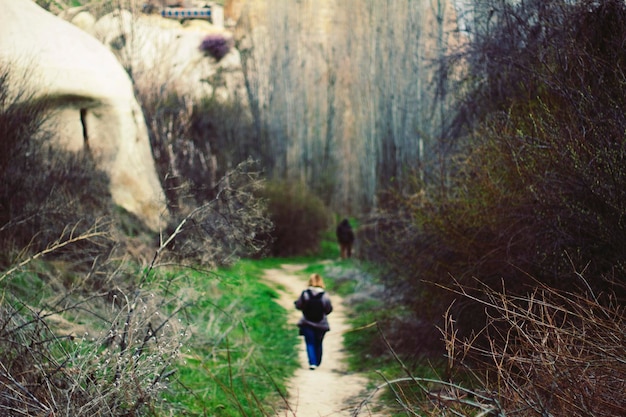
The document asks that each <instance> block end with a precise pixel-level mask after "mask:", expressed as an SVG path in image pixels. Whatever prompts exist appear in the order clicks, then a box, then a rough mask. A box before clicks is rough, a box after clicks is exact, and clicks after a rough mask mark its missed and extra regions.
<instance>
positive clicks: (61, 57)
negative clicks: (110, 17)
mask: <svg viewBox="0 0 626 417" xmlns="http://www.w3.org/2000/svg"><path fill="white" fill-rule="evenodd" d="M0 59H2V60H3V61H6V62H10V63H11V66H12V68H14V69H16V70H17V71H20V72H19V73H28V74H29V77H28V80H27V83H26V85H27V87H29V88H33V89H34V91H36V92H37V96H38V97H40V98H44V99H47V100H48V99H49V100H51V102H53V103H55V106H56V111H55V112H54V113H53V117H52V118H51V121H50V127H52V129H53V132H54V133H55V139H56V141H57V142H58V143H59V144H61V145H62V146H64V147H65V148H66V149H69V150H79V149H83V148H85V147H88V148H89V149H90V151H91V152H92V154H93V155H94V156H95V157H96V159H97V161H98V164H99V166H100V168H102V169H103V170H104V171H105V172H107V173H108V175H109V177H110V184H111V185H110V191H111V194H112V197H113V200H114V201H115V203H116V204H118V205H119V206H121V207H123V208H125V209H126V210H128V211H129V212H131V213H133V214H135V215H137V216H138V217H139V218H141V219H142V220H143V221H144V222H145V223H146V225H148V226H149V227H150V228H151V229H153V230H158V228H159V226H160V221H161V219H162V217H163V215H165V214H166V206H165V198H164V195H163V190H162V188H161V185H160V182H159V180H158V177H157V174H156V169H155V165H154V159H153V157H152V152H151V148H150V142H149V138H148V133H147V128H146V125H145V122H144V120H143V115H142V111H141V107H140V106H139V104H138V102H137V100H136V99H135V96H134V92H133V86H132V83H131V81H130V78H129V77H128V75H127V73H126V72H125V71H124V69H123V68H122V67H121V65H120V64H119V62H118V61H117V59H116V57H115V56H114V55H113V54H112V53H111V52H110V51H109V50H108V49H107V48H106V47H104V46H103V45H102V44H101V43H100V42H98V41H97V40H96V39H94V38H93V37H91V36H90V35H88V34H86V33H85V32H83V31H82V30H80V29H79V28H77V27H75V26H73V25H72V24H70V23H68V22H65V21H64V20H62V19H60V18H58V17H56V16H54V15H52V14H50V13H48V12H46V11H45V10H44V9H42V8H40V7H39V6H37V5H36V4H35V3H34V2H32V1H31V0H0Z"/></svg>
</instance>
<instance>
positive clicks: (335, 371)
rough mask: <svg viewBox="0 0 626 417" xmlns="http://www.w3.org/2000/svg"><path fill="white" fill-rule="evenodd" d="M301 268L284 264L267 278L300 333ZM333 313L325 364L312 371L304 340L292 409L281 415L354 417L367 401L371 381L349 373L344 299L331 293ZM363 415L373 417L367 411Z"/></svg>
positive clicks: (290, 395)
mask: <svg viewBox="0 0 626 417" xmlns="http://www.w3.org/2000/svg"><path fill="white" fill-rule="evenodd" d="M304 267H305V266H304V265H301V266H298V265H283V266H282V268H281V269H270V270H267V271H266V273H265V278H266V279H267V280H268V281H269V282H270V283H273V284H275V285H276V289H277V291H278V292H279V294H280V299H279V300H278V302H279V304H280V305H282V306H283V307H284V308H286V309H287V311H291V314H290V316H289V323H290V324H293V329H294V332H295V331H297V328H296V323H297V322H298V319H299V318H300V314H301V313H300V312H299V311H298V310H296V309H295V307H294V304H293V303H294V301H295V300H296V298H298V296H299V295H300V293H301V292H302V290H303V289H305V288H306V283H307V280H306V278H301V277H299V276H297V275H295V272H297V271H298V270H301V269H303V268H304ZM329 295H330V298H331V301H332V303H333V312H332V313H331V314H330V315H329V316H328V321H329V323H330V331H329V332H328V333H326V336H325V337H324V344H323V347H324V351H323V352H324V353H323V356H322V364H321V366H320V367H319V368H317V369H316V370H314V371H311V370H309V368H308V364H307V363H308V362H307V358H306V351H305V345H304V339H301V345H300V347H299V361H300V365H301V367H300V368H299V369H298V370H296V373H295V375H294V376H293V378H292V380H291V381H290V382H289V386H288V390H289V391H288V402H289V407H288V408H287V409H286V410H284V411H283V412H282V414H281V415H284V416H289V417H320V416H351V415H353V412H354V410H355V408H356V407H357V406H358V405H359V403H360V401H361V399H362V398H363V396H364V394H365V392H364V390H365V388H366V384H367V380H366V379H365V378H364V377H363V376H360V375H358V374H353V373H348V372H347V364H346V353H345V350H344V347H343V333H344V332H345V331H346V330H348V329H349V326H348V324H347V320H346V316H345V312H344V307H343V300H342V299H341V297H339V296H337V295H334V294H329ZM362 414H363V415H368V416H369V415H371V414H369V413H368V412H367V411H364V412H363V413H362Z"/></svg>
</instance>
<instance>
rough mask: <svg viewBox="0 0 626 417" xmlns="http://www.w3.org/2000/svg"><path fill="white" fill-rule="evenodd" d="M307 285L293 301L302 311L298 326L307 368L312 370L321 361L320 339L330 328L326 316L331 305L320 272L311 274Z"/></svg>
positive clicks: (330, 310) (331, 307) (331, 308)
mask: <svg viewBox="0 0 626 417" xmlns="http://www.w3.org/2000/svg"><path fill="white" fill-rule="evenodd" d="M308 285H309V287H308V288H307V289H306V290H304V291H302V294H300V297H299V298H298V299H297V300H296V301H295V305H296V308H297V309H298V310H301V311H302V318H300V321H298V327H299V328H300V334H301V335H303V336H304V343H305V344H306V353H307V356H308V358H309V369H311V370H313V369H315V368H317V367H318V366H320V364H321V363H322V341H323V340H324V335H325V334H326V332H327V331H329V330H330V326H329V325H328V319H327V318H326V316H327V315H328V314H330V313H331V312H332V311H333V306H332V304H331V302H330V298H329V297H328V294H326V292H325V291H324V288H325V286H324V280H323V279H322V277H321V276H320V274H312V275H311V277H310V278H309V284H308Z"/></svg>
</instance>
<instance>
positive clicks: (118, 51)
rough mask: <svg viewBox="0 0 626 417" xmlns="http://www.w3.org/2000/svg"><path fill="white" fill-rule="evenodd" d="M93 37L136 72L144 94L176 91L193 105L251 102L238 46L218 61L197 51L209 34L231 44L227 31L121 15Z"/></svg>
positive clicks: (101, 23) (101, 24)
mask: <svg viewBox="0 0 626 417" xmlns="http://www.w3.org/2000/svg"><path fill="white" fill-rule="evenodd" d="M92 33H93V34H94V36H95V37H96V38H97V39H98V40H100V41H101V42H102V43H103V44H104V45H106V46H108V47H109V48H110V49H111V51H112V52H113V53H114V54H115V55H116V56H117V57H118V60H119V61H120V62H121V63H122V65H123V66H124V67H126V68H129V69H132V74H133V79H134V81H135V84H136V86H137V88H139V89H140V90H144V89H148V90H152V91H170V92H176V93H178V94H181V95H184V96H186V97H189V98H192V99H195V100H199V99H202V98H206V97H211V96H214V97H216V98H217V99H218V100H222V101H228V100H232V99H233V98H234V97H235V96H236V97H238V98H239V99H242V100H246V98H247V95H246V90H245V80H244V76H243V71H242V68H241V57H240V55H239V52H238V51H237V50H236V49H235V48H234V46H233V48H231V51H230V52H229V53H228V54H227V55H226V56H225V57H224V58H222V59H221V60H220V61H219V62H216V61H215V60H214V59H213V58H210V57H207V56H205V55H204V54H203V53H202V51H200V49H199V47H200V44H201V43H202V40H203V39H204V37H205V36H207V35H209V34H216V33H217V34H221V35H222V36H224V37H225V38H226V39H231V38H232V35H231V34H230V33H229V32H228V31H226V30H225V29H224V28H223V27H220V26H217V25H212V24H210V23H209V22H206V21H196V20H190V21H186V22H185V24H184V25H181V24H180V23H179V22H177V21H175V20H171V19H164V18H162V17H160V16H157V15H142V14H134V15H133V14H132V13H130V12H128V11H125V10H123V11H121V12H120V11H116V12H113V13H110V14H108V15H105V16H103V17H101V18H100V19H99V20H98V21H97V22H96V24H95V25H94V26H93V28H92ZM122 39H123V42H120V40H122Z"/></svg>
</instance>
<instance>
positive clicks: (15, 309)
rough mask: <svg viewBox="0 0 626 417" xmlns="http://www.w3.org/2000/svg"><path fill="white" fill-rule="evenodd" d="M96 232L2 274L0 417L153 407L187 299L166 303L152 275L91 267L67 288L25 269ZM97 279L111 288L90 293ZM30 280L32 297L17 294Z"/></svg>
mask: <svg viewBox="0 0 626 417" xmlns="http://www.w3.org/2000/svg"><path fill="white" fill-rule="evenodd" d="M99 235H101V232H98V230H97V228H94V229H91V230H90V231H89V232H88V233H85V234H82V235H79V236H73V237H71V238H68V239H62V240H59V241H58V242H56V243H55V244H53V245H51V246H50V247H49V248H48V249H47V250H46V251H44V252H41V253H37V254H35V255H33V256H31V257H29V258H27V259H26V260H24V261H23V262H21V263H20V264H18V265H16V266H15V267H13V268H11V269H9V270H7V271H6V272H5V273H3V274H2V275H1V276H0V291H1V299H2V303H0V352H2V361H1V364H0V414H3V415H16V416H17V415H59V416H93V415H98V416H134V415H138V414H141V413H143V411H144V410H145V409H146V408H147V409H152V408H154V407H158V403H159V398H160V397H159V396H160V393H161V391H162V390H163V389H164V388H165V386H166V381H167V378H168V376H169V375H171V373H172V372H173V371H172V365H173V362H174V361H175V360H176V359H177V356H178V352H179V349H180V347H181V346H182V343H183V341H184V340H185V337H186V335H185V330H184V329H183V328H182V326H181V325H180V324H179V322H178V321H177V320H176V319H175V317H176V315H177V313H178V311H179V310H180V309H181V308H183V306H184V305H185V303H186V301H187V300H185V299H184V298H183V297H179V296H178V295H177V294H174V295H171V296H165V295H164V294H163V293H162V291H161V290H159V285H158V280H155V279H154V277H153V275H154V273H155V271H154V270H152V269H150V270H148V271H147V272H145V273H144V274H133V273H132V272H131V269H130V267H129V266H124V265H121V266H120V265H118V269H116V270H114V269H112V268H109V269H106V270H104V271H102V270H100V268H99V264H95V268H94V270H92V271H90V273H89V274H87V275H86V276H84V277H75V278H73V280H72V282H71V284H68V283H64V282H59V280H60V279H61V277H59V276H57V275H56V274H54V273H52V272H44V271H42V272H40V273H39V274H38V275H36V274H35V273H34V272H33V269H26V268H25V267H26V266H27V265H29V264H30V265H31V266H34V265H33V264H34V263H35V262H37V261H38V259H40V258H43V257H44V256H46V255H47V254H48V253H50V252H54V251H55V250H59V249H61V248H68V247H71V246H73V245H76V244H79V243H81V242H82V241H86V240H90V239H94V238H97V237H98V236H99ZM109 261H111V260H109ZM112 271H113V272H112ZM100 273H106V274H108V284H109V285H108V288H101V289H100V290H99V291H94V290H93V286H92V284H91V282H90V281H91V280H93V279H94V276H95V275H98V274H100ZM148 278H150V279H148ZM20 282H21V284H20ZM26 282H30V284H29V285H30V286H32V287H33V289H35V288H38V291H34V292H31V293H23V292H20V291H21V290H20V288H21V286H23V285H26ZM154 284H156V285H154ZM22 290H23V289H22ZM166 311H169V313H165V312H166Z"/></svg>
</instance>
